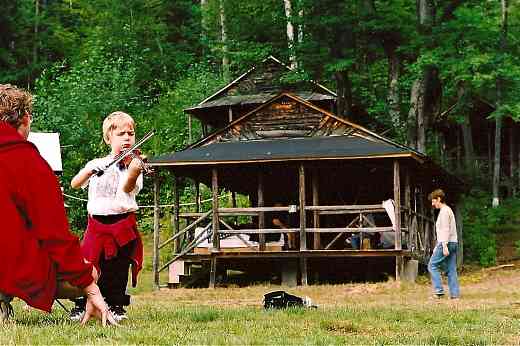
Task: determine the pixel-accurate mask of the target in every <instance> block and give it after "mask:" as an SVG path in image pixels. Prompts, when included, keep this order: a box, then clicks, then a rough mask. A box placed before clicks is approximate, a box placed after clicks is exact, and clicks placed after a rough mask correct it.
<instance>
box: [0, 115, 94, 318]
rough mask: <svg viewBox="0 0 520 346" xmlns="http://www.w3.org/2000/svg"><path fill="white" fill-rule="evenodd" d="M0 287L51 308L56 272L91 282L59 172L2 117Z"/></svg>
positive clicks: (76, 283) (75, 282) (82, 284)
mask: <svg viewBox="0 0 520 346" xmlns="http://www.w3.org/2000/svg"><path fill="white" fill-rule="evenodd" d="M0 244H1V249H0V292H2V293H4V294H6V295H11V296H16V297H19V298H21V299H23V300H24V301H25V302H27V304H29V305H31V306H33V307H35V308H38V309H41V310H45V311H50V310H51V307H52V303H53V300H54V297H55V294H56V281H57V280H56V278H57V277H59V278H60V280H64V281H68V282H70V283H71V284H72V285H74V286H77V287H80V288H83V287H86V286H88V285H89V284H91V283H92V281H93V279H92V264H87V263H85V261H84V259H83V256H82V255H81V251H80V246H79V240H78V238H77V237H76V236H74V235H73V234H72V233H71V232H70V231H69V225H68V221H67V217H66V213H65V208H64V205H63V197H62V193H61V189H60V186H59V184H58V180H57V179H56V176H55V175H54V173H53V172H52V170H51V168H50V167H49V165H48V164H47V162H46V161H45V160H44V159H43V158H42V157H41V156H40V154H39V153H38V150H37V149H36V147H35V146H34V145H32V144H31V143H30V142H28V141H26V140H25V139H24V138H23V137H22V136H20V135H19V134H18V132H17V131H16V130H15V129H14V128H13V127H12V126H10V125H9V124H7V123H6V122H4V121H0Z"/></svg>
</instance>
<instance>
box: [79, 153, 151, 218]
mask: <svg viewBox="0 0 520 346" xmlns="http://www.w3.org/2000/svg"><path fill="white" fill-rule="evenodd" d="M113 159H114V158H113V157H112V156H110V155H109V156H106V157H102V158H97V159H94V160H92V161H89V162H88V163H87V164H86V165H85V167H86V168H88V169H91V170H92V169H99V168H104V167H106V165H108V164H109V163H110V162H112V161H113ZM127 178H128V169H120V168H119V167H117V165H112V166H110V167H109V168H108V169H107V170H105V173H104V174H103V175H101V176H100V177H98V176H97V175H93V176H92V177H90V180H89V181H88V182H87V184H88V203H87V211H88V213H89V215H116V214H124V213H128V212H133V211H136V210H137V209H138V206H137V202H136V200H135V196H136V195H137V193H139V191H141V189H142V188H143V175H142V174H140V175H139V177H138V178H137V181H136V184H135V188H134V189H133V190H132V191H130V192H128V193H126V192H124V191H123V185H124V183H125V182H126V180H127ZM85 187H86V185H85V186H84V188H85Z"/></svg>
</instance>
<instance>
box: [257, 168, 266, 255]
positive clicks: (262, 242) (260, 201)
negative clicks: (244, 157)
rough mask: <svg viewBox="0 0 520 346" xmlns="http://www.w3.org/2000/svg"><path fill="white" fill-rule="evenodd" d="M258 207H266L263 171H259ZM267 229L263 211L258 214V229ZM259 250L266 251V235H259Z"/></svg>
mask: <svg viewBox="0 0 520 346" xmlns="http://www.w3.org/2000/svg"><path fill="white" fill-rule="evenodd" d="M257 194H258V195H257V197H258V202H257V204H258V205H257V207H263V206H264V175H263V172H262V170H259V171H258V191H257ZM264 228H265V214H264V212H263V211H261V212H259V213H258V229H264ZM258 243H259V250H260V251H265V234H259V235H258Z"/></svg>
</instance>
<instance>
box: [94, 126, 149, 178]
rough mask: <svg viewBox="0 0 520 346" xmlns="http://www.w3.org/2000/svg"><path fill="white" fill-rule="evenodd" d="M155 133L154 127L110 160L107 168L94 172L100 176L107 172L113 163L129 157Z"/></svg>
mask: <svg viewBox="0 0 520 346" xmlns="http://www.w3.org/2000/svg"><path fill="white" fill-rule="evenodd" d="M153 135H155V129H152V130H151V131H150V132H148V133H147V134H145V135H144V136H143V138H141V139H140V140H139V141H137V142H135V143H134V145H132V146H131V147H130V148H128V149H126V150H125V151H122V152H121V153H119V154H118V155H117V156H116V157H115V158H114V160H113V161H112V162H110V163H109V164H108V165H106V166H105V168H103V169H100V170H96V171H95V172H94V174H95V175H97V176H98V177H100V176H102V175H103V173H105V171H106V170H107V169H108V168H109V167H110V166H112V165H115V164H117V163H119V162H120V161H121V160H123V159H124V158H125V157H127V156H128V155H130V154H132V151H134V150H135V149H137V148H139V147H140V146H141V145H142V144H143V143H144V142H146V141H147V140H149V139H150V138H152V136H153Z"/></svg>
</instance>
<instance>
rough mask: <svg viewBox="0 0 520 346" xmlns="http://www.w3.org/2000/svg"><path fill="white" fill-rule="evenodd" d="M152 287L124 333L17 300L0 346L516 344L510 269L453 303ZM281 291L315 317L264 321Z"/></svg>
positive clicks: (395, 293)
mask: <svg viewBox="0 0 520 346" xmlns="http://www.w3.org/2000/svg"><path fill="white" fill-rule="evenodd" d="M148 258H150V257H149V256H148ZM145 268H149V266H146V267H145ZM151 281H152V276H151V273H150V272H149V269H147V270H146V271H145V272H144V273H143V275H142V276H141V281H140V284H139V286H138V288H137V289H132V290H131V291H132V294H133V304H132V305H131V306H130V308H129V317H130V319H129V320H128V321H125V322H124V323H123V324H122V325H121V326H120V327H111V328H102V327H101V326H100V324H99V323H98V322H90V323H89V324H88V325H87V326H86V327H82V326H79V325H78V324H77V323H74V322H71V321H69V320H68V319H67V314H66V313H65V312H64V310H63V309H62V308H61V307H59V306H58V305H55V307H54V311H53V313H52V314H49V315H47V314H43V313H40V312H38V311H36V310H24V309H23V304H22V303H21V302H20V301H19V300H18V301H16V303H15V318H14V321H12V322H10V323H8V324H6V325H0V344H168V345H171V344H213V345H214V344H217V345H228V344H233V345H244V344H258V345H265V344H276V345H280V344H284V345H285V344H294V345H301V344H312V345H315V344H317V345H330V344H333V345H344V344H363V345H396V344H397V345H403V344H406V345H490V344H515V345H518V344H520V336H519V335H520V306H519V305H517V302H519V301H520V293H519V290H518V287H519V285H520V269H516V267H513V268H509V269H501V270H477V271H472V272H470V273H464V274H463V275H462V276H461V287H462V288H461V290H462V295H463V297H462V299H460V300H454V301H452V300H448V299H445V300H441V301H431V300H429V299H428V297H429V292H430V287H429V282H428V278H426V277H420V278H419V283H417V284H399V283H397V282H394V281H388V282H382V283H373V284H345V285H322V286H308V287H298V288H286V287H285V288H284V287H279V286H268V285H255V286H251V287H245V288H237V287H231V288H216V289H176V290H167V289H163V290H160V291H153V290H152V285H151ZM278 289H285V290H287V291H289V292H291V293H294V294H296V295H300V296H305V295H306V296H309V297H311V298H312V299H313V301H315V302H316V303H317V304H318V305H319V308H318V309H316V310H302V309H291V310H286V311H265V310H264V309H263V308H262V297H263V295H264V294H265V293H267V292H269V291H272V290H278ZM64 303H65V304H67V305H68V306H69V307H70V306H71V303H70V302H67V301H65V302H64Z"/></svg>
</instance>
